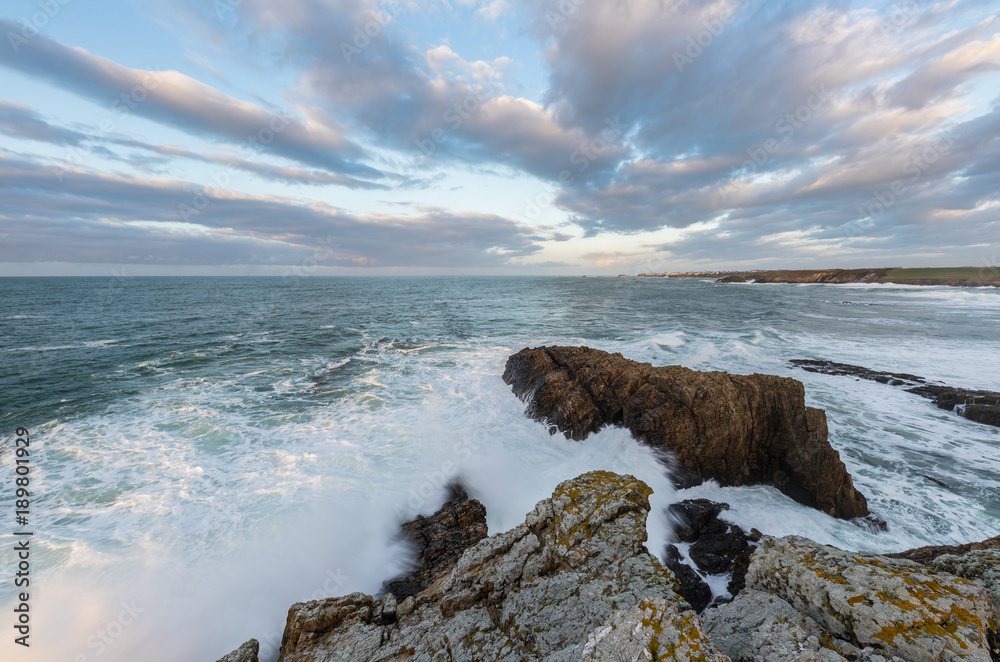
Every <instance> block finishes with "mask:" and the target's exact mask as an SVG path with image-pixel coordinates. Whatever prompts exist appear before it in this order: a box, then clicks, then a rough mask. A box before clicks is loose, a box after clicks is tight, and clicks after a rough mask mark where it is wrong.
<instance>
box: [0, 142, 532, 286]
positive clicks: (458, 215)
mask: <svg viewBox="0 0 1000 662" xmlns="http://www.w3.org/2000/svg"><path fill="white" fill-rule="evenodd" d="M57 175H58V176H57ZM0 219H2V220H3V225H4V227H5V228H6V229H7V231H8V232H9V233H10V235H9V237H8V238H7V239H6V240H5V241H4V243H3V244H2V246H0V250H2V254H0V260H4V261H24V260H25V256H31V259H32V260H31V261H42V262H63V261H65V262H95V263H123V262H130V261H134V260H135V259H136V256H143V257H142V261H143V262H144V263H148V264H162V265H171V264H204V265H216V264H288V265H296V264H299V265H300V264H303V263H307V262H308V263H310V264H319V265H328V266H355V267H441V266H444V265H447V266H453V267H467V268H473V267H475V268H478V267H489V266H503V265H505V264H507V263H508V261H509V260H511V259H513V258H517V257H524V256H528V255H532V254H534V253H535V252H537V251H538V250H539V247H538V245H537V243H536V240H535V239H534V237H533V233H532V231H531V230H530V229H528V228H525V227H523V226H521V225H519V224H517V223H515V222H513V221H510V220H508V219H505V218H502V217H499V216H495V215H490V214H476V213H462V212H451V211H448V210H443V209H435V210H428V211H424V212H422V213H419V214H417V215H413V216H390V215H378V214H369V215H359V214H349V213H346V212H343V211H342V210H338V209H336V208H333V207H331V206H329V205H327V204H325V203H321V202H318V201H313V200H304V199H301V198H288V197H282V196H274V195H256V196H255V195H247V194H242V193H237V192H234V191H228V190H222V189H219V188H212V187H209V188H201V187H196V186H192V185H190V184H189V183H187V182H183V181H178V180H173V179H164V178H138V177H128V176H124V175H112V174H107V173H96V172H91V171H87V170H82V169H79V168H56V167H53V166H46V165H43V164H40V163H37V162H33V161H30V160H26V159H23V158H15V157H13V156H11V155H4V154H3V153H2V152H0ZM146 256H148V257H146Z"/></svg>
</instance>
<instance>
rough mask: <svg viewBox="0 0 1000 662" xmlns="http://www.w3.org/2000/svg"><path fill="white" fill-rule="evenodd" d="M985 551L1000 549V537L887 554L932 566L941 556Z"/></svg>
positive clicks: (891, 556)
mask: <svg viewBox="0 0 1000 662" xmlns="http://www.w3.org/2000/svg"><path fill="white" fill-rule="evenodd" d="M984 549H1000V536H994V537H993V538H989V539H987V540H983V541H982V542H970V543H966V544H964V545H929V546H927V547H917V548H916V549H908V550H906V551H905V552H896V553H895V554H886V555H885V556H888V557H890V558H894V559H909V560H910V561H916V562H917V563H922V564H923V565H930V564H931V562H932V561H934V559H936V558H937V557H939V556H944V555H945V554H952V555H955V556H962V555H964V554H968V553H969V552H974V551H981V550H984Z"/></svg>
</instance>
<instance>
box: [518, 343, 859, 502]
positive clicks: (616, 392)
mask: <svg viewBox="0 0 1000 662" xmlns="http://www.w3.org/2000/svg"><path fill="white" fill-rule="evenodd" d="M503 378H504V381H505V382H507V383H508V384H510V385H511V387H512V389H513V391H514V393H515V394H516V395H517V396H519V397H521V398H524V399H525V400H527V402H528V410H527V413H528V415H529V416H531V417H532V418H534V419H536V420H539V421H544V422H545V423H547V424H548V425H550V426H551V429H550V431H552V432H553V433H554V432H556V431H561V432H563V433H564V434H565V435H566V437H567V438H569V439H575V440H582V439H585V438H586V437H587V436H588V435H590V434H591V433H593V432H596V431H597V430H599V429H601V428H602V427H604V426H607V425H619V426H623V427H626V428H628V429H629V430H630V431H631V432H632V434H633V435H634V436H635V437H636V438H637V439H639V440H641V441H643V442H645V443H647V444H649V445H650V446H653V447H655V448H658V449H662V450H665V451H669V452H670V453H672V454H673V456H674V457H675V458H676V461H677V464H678V466H677V468H676V470H675V472H674V474H675V478H677V477H679V482H680V484H681V486H690V485H695V484H698V483H700V482H702V481H704V480H708V479H715V480H717V481H719V482H720V483H721V484H723V485H773V486H775V487H777V488H778V489H779V490H781V491H782V492H784V493H785V494H787V495H788V496H790V497H792V498H793V499H795V500H796V501H798V502H800V503H803V504H805V505H808V506H812V507H815V508H817V509H819V510H821V511H823V512H825V513H828V514H830V515H833V516H835V517H840V518H843V519H851V518H855V517H863V516H865V515H867V514H868V505H867V502H866V500H865V497H864V495H862V494H861V493H860V492H859V491H858V490H856V489H855V488H854V483H853V481H852V479H851V476H850V474H849V473H848V472H847V469H846V468H845V467H844V463H843V462H842V461H841V460H840V455H839V453H837V451H836V450H834V449H833V447H832V446H830V443H829V441H827V428H826V415H825V414H824V412H823V411H822V410H821V409H813V408H811V407H806V406H805V391H804V389H803V386H802V383H801V382H799V381H796V380H794V379H790V378H787V377H776V376H773V375H759V374H754V375H730V374H728V373H725V372H696V371H694V370H689V369H688V368H684V367H681V366H664V367H655V368H654V367H653V366H652V365H650V364H649V363H638V362H635V361H630V360H628V359H625V358H624V357H622V355H621V354H609V353H607V352H602V351H600V350H596V349H591V348H589V347H538V348H534V349H523V350H521V351H520V352H518V353H516V354H514V355H513V356H511V357H510V358H509V359H508V360H507V366H506V370H505V371H504V374H503Z"/></svg>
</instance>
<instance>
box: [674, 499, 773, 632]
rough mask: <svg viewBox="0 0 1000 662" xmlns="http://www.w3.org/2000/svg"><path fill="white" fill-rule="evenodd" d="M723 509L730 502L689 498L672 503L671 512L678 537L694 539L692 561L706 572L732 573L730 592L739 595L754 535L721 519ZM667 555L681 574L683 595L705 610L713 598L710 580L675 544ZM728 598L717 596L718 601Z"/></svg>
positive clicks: (678, 577) (675, 569) (679, 575)
mask: <svg viewBox="0 0 1000 662" xmlns="http://www.w3.org/2000/svg"><path fill="white" fill-rule="evenodd" d="M723 510H729V504H728V503H717V502H715V501H709V500H708V499H689V500H687V501H681V502H680V503H675V504H671V506H670V507H669V508H668V509H667V512H668V513H669V514H670V516H671V518H672V519H673V520H674V521H675V522H676V528H675V529H674V533H675V535H676V536H677V539H678V540H679V541H681V542H688V543H692V545H691V548H690V549H689V550H688V556H689V557H690V558H691V561H693V562H694V564H695V565H696V566H697V567H698V569H699V570H701V571H702V572H703V573H705V574H709V575H721V574H731V578H730V581H729V585H728V586H727V588H728V590H729V593H730V595H731V596H735V595H736V594H737V593H739V592H740V591H742V590H743V587H744V585H745V577H746V574H747V568H748V567H749V565H750V555H751V554H752V553H753V547H752V546H751V545H750V542H751V541H752V540H753V538H752V537H750V536H748V535H747V534H746V533H744V531H743V529H741V528H740V527H739V526H737V525H736V524H730V523H729V522H726V521H725V520H722V519H720V518H719V513H721V512H722V511H723ZM758 535H759V534H758ZM666 558H667V567H668V568H670V570H672V571H673V572H674V574H675V575H677V579H678V581H679V582H680V584H681V595H683V596H684V597H685V599H687V601H688V602H690V603H691V606H692V607H694V608H695V610H696V611H699V612H700V611H702V610H703V609H704V607H706V606H708V604H709V602H711V599H712V592H711V589H710V588H709V586H708V584H707V583H705V581H704V580H703V579H701V577H700V576H698V573H696V572H694V571H693V570H692V569H691V568H690V567H688V566H687V565H685V564H684V563H683V560H682V558H681V555H680V551H679V550H678V549H677V548H676V547H675V546H674V545H668V546H667V550H666ZM685 569H686V570H685ZM682 574H683V575H684V576H682ZM705 591H707V592H708V598H707V599H706V598H705V597H704V595H705ZM730 599H731V598H730ZM725 601H726V600H723V599H716V601H715V603H714V604H720V603H722V602H725Z"/></svg>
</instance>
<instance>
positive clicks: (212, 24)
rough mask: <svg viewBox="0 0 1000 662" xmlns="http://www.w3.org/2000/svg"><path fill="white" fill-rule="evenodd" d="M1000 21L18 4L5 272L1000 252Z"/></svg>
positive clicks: (209, 3) (221, 0)
mask: <svg viewBox="0 0 1000 662" xmlns="http://www.w3.org/2000/svg"><path fill="white" fill-rule="evenodd" d="M998 14H1000V2H997V1H996V0H994V1H992V2H964V1H961V0H953V1H945V2H931V1H929V0H923V1H921V0H900V1H898V2H892V3H886V2H882V3H871V2H839V1H836V0H831V1H828V2H812V1H808V0H798V1H795V2H784V1H782V0H767V1H765V0H704V1H697V0H425V1H423V2H419V3H415V2H410V1H409V0H385V1H375V0H88V1H86V2H84V1H83V0H5V2H4V3H3V5H2V8H0V275H4V276H16V275H93V276H125V275H129V276H133V275H134V276H142V275H175V274H176V275H290V274H291V275H296V276H309V275H341V274H343V275H385V274H401V275H406V274H414V275H421V274H456V275H461V274H510V275H518V274H525V275H527V274H553V275H568V274H574V275H575V274H594V275H598V274H611V275H614V274H618V273H628V274H635V273H642V272H664V271H681V270H716V269H719V270H721V269H753V268H830V267H886V266H959V265H969V266H993V265H996V264H997V260H998V259H1000V16H998Z"/></svg>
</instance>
